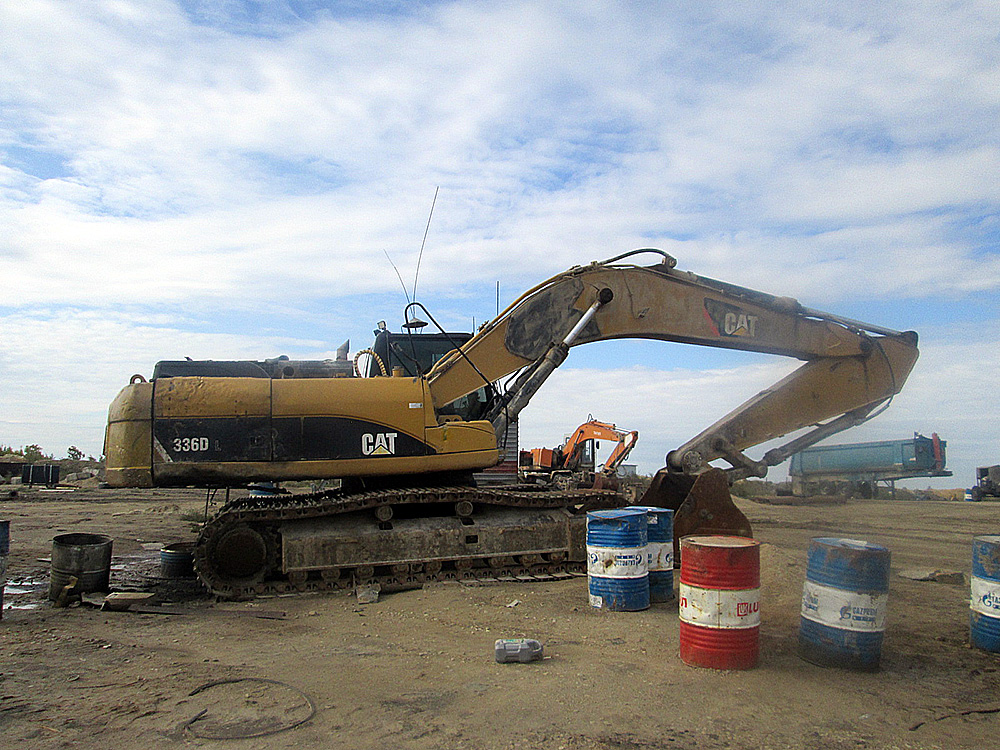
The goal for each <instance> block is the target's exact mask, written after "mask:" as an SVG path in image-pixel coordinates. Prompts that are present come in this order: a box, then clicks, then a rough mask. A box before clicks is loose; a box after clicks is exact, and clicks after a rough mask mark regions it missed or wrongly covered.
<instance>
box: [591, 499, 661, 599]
mask: <svg viewBox="0 0 1000 750" xmlns="http://www.w3.org/2000/svg"><path fill="white" fill-rule="evenodd" d="M646 545H647V537H646V513H645V511H642V510H635V509H633V508H620V509H617V510H594V511H590V512H589V513H587V583H588V585H589V588H590V605H591V606H592V607H599V608H603V609H610V610H612V611H616V612H635V611H638V610H641V609H646V608H648V607H649V562H648V560H647V558H646Z"/></svg>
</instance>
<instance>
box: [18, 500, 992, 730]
mask: <svg viewBox="0 0 1000 750" xmlns="http://www.w3.org/2000/svg"><path fill="white" fill-rule="evenodd" d="M739 504H740V506H741V507H742V508H743V509H744V511H745V512H746V513H747V515H748V516H749V517H750V519H751V521H752V522H753V525H754V530H755V534H756V536H757V538H758V539H759V540H760V541H761V542H762V544H763V546H762V553H761V572H762V592H761V594H762V596H761V602H762V604H761V609H762V625H761V662H760V666H759V667H758V668H757V669H754V670H749V671H745V672H719V671H713V670H706V669H696V668H692V667H688V666H686V665H685V664H683V663H682V662H681V661H680V659H679V657H678V623H677V605H676V603H672V604H658V605H654V606H653V607H651V608H650V609H649V610H646V611H644V612H638V613H622V612H618V613H615V612H607V611H602V610H597V609H593V608H591V607H590V606H588V603H587V581H586V578H576V579H573V580H570V581H561V582H534V583H518V584H490V585H464V584H459V583H449V584H436V585H434V586H431V587H428V588H425V589H423V590H419V591H408V592H401V593H396V594H388V595H383V596H382V598H381V599H380V600H379V601H378V602H376V603H373V604H366V605H361V604H359V603H358V601H357V599H356V598H355V597H354V596H351V595H347V594H332V595H311V596H294V597H280V598H271V599H261V600H257V601H254V602H245V603H215V602H214V601H212V600H211V599H209V598H208V597H207V596H205V595H203V594H200V593H199V590H198V589H197V587H196V586H194V585H193V584H184V583H181V584H177V583H176V582H173V583H172V582H169V581H164V580H161V579H159V578H157V576H158V574H159V553H158V548H159V545H160V544H162V543H169V542H174V541H183V540H190V539H193V538H194V531H193V523H192V520H191V519H194V518H197V516H198V514H199V513H200V512H201V511H203V509H204V496H203V495H202V494H201V493H199V492H196V491H193V490H192V491H177V492H166V491H149V492H136V491H123V490H78V491H75V492H45V491H41V490H37V489H36V490H32V491H27V490H22V492H21V494H20V496H19V497H18V498H16V499H13V500H0V518H6V519H9V520H10V522H11V556H10V559H9V567H8V579H9V580H8V584H7V597H6V602H5V609H4V612H3V620H2V621H0V746H3V747H11V748H14V747H17V748H66V747H74V748H75V747H80V748H90V747H104V746H110V747H115V748H121V749H122V750H131V749H133V748H135V749H141V750H151V749H152V748H181V747H206V748H216V747H218V748H222V747H225V748H247V749H256V748H332V747H345V748H358V749H361V750H365V749H367V748H379V749H382V748H389V747H398V748H428V749H429V748H442V749H444V748H447V749H448V750H461V749H463V748H470V749H472V748H475V749H477V750H479V749H485V750H491V749H494V748H496V749H500V748H529V749H530V748H546V749H549V748H551V749H552V750H591V749H600V750H605V749H607V750H611V749H625V750H633V749H635V750H646V749H647V748H671V749H672V750H680V749H686V748H817V749H819V748H824V749H829V748H844V749H847V748H973V747H975V748H983V747H991V746H994V745H995V743H996V737H997V736H998V735H1000V657H998V656H997V655H993V654H988V653H984V652H981V651H976V650H971V649H970V648H969V647H968V619H969V618H968V574H969V569H970V556H971V546H970V544H971V539H972V537H973V536H974V535H976V534H985V533H994V534H995V533H1000V505H997V504H987V503H964V502H898V501H897V502H895V503H893V502H888V501H860V500H857V501H849V502H847V503H845V504H840V505H833V504H829V505H800V506H788V505H764V504H759V503H755V502H749V501H740V503H739ZM68 531H91V532H99V533H105V534H109V535H110V536H112V537H113V538H114V560H113V571H112V587H113V588H119V589H121V588H132V589H135V588H145V589H148V590H153V591H155V592H157V594H158V596H159V598H160V600H161V601H163V602H166V603H170V602H173V603H174V605H175V608H178V609H180V608H183V612H184V613H183V614H173V615H166V614H138V613H134V612H108V611H101V610H98V609H95V608H90V607H86V606H81V607H77V608H69V609H56V608H53V607H52V606H51V605H50V604H48V603H47V601H45V596H46V593H47V584H48V572H49V568H48V562H47V560H46V558H48V556H49V555H50V553H51V540H52V537H53V536H55V535H56V534H59V533H63V532H68ZM813 536H849V537H852V538H856V539H867V540H869V541H873V542H878V543H882V544H885V545H887V546H888V547H889V548H890V549H891V550H892V568H893V575H892V578H891V582H890V593H889V624H888V627H887V630H886V637H885V643H884V647H883V651H882V657H883V668H882V670H881V671H880V672H877V673H874V674H869V673H855V672H850V671H844V670H839V669H828V668H821V667H817V666H813V665H811V664H807V663H805V662H803V661H802V660H800V659H799V658H798V657H797V656H796V654H795V644H796V637H797V633H798V613H799V604H800V597H801V592H802V582H803V578H804V575H805V557H806V550H807V548H808V544H809V539H810V538H811V537H813ZM910 568H939V569H942V570H950V571H961V572H963V573H964V574H965V583H963V584H945V583H939V582H934V581H923V582H920V581H914V580H910V579H907V578H903V577H901V576H899V575H898V572H899V571H900V570H905V569H910ZM279 613H283V615H280V614H279ZM275 617H283V619H271V618H275ZM519 636H526V637H531V638H537V639H539V640H540V641H542V642H543V643H544V646H545V654H546V658H545V659H544V660H543V661H541V662H535V663H531V664H497V663H496V662H495V660H494V657H493V643H494V640H495V639H497V638H507V637H519ZM293 724H297V726H294V727H293V728H289V729H285V730H283V731H280V732H277V733H272V732H274V731H275V730H278V729H281V728H282V727H287V726H290V725H293ZM254 733H268V734H265V735H264V736H260V737H244V738H241V739H211V738H212V737H223V738H225V737H231V736H234V735H247V734H254Z"/></svg>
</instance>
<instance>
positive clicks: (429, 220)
mask: <svg viewBox="0 0 1000 750" xmlns="http://www.w3.org/2000/svg"><path fill="white" fill-rule="evenodd" d="M440 189H441V186H440V185H438V186H437V187H435V188H434V200H432V201H431V212H430V214H428V216H427V226H426V227H425V228H424V239H423V240H422V241H421V243H420V253H419V254H418V255H417V270H416V271H414V272H413V299H414V300H416V298H417V277H418V276H419V275H420V261H421V259H423V257H424V245H425V244H427V233H428V232H429V231H430V230H431V217H432V216H434V204H435V203H437V199H438V190H440ZM407 299H409V297H407Z"/></svg>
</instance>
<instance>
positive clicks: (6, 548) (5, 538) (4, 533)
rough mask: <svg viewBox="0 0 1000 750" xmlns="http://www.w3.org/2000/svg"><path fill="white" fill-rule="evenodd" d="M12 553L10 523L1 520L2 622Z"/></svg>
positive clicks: (0, 614)
mask: <svg viewBox="0 0 1000 750" xmlns="http://www.w3.org/2000/svg"><path fill="white" fill-rule="evenodd" d="M9 552H10V521H6V520H0V620H2V619H3V591H4V588H5V587H6V585H7V554H8V553H9Z"/></svg>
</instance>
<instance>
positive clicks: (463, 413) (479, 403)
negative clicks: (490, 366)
mask: <svg viewBox="0 0 1000 750" xmlns="http://www.w3.org/2000/svg"><path fill="white" fill-rule="evenodd" d="M471 338H472V334H471V333H464V332H463V333H454V332H450V333H445V332H441V333H411V332H406V333H394V332H392V331H388V330H385V329H378V330H376V331H375V341H374V342H373V343H372V345H371V348H370V349H368V350H366V351H367V353H368V354H370V355H371V356H369V357H368V366H367V367H366V368H365V374H366V375H365V376H366V377H369V378H376V377H385V376H389V375H392V374H393V372H397V371H401V372H402V374H403V375H405V376H407V377H419V376H421V375H424V374H426V373H427V372H429V371H430V370H431V368H432V367H434V365H436V364H437V363H438V361H439V360H440V359H442V358H443V357H444V356H445V355H447V354H448V353H450V352H451V351H453V350H454V349H457V348H459V347H460V346H462V345H463V344H464V343H465V342H466V341H468V340H469V339H471ZM491 392H492V388H489V389H488V388H487V387H485V386H484V387H482V388H479V389H477V390H475V391H473V392H472V393H469V394H467V395H465V396H462V397H461V398H458V399H455V400H454V401H452V402H451V403H450V404H448V405H446V406H444V407H442V408H441V409H440V412H439V413H441V414H449V415H456V416H458V417H461V418H462V419H463V420H465V421H470V420H474V419H483V418H484V415H485V414H486V411H487V408H488V406H489V403H490V401H491Z"/></svg>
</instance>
